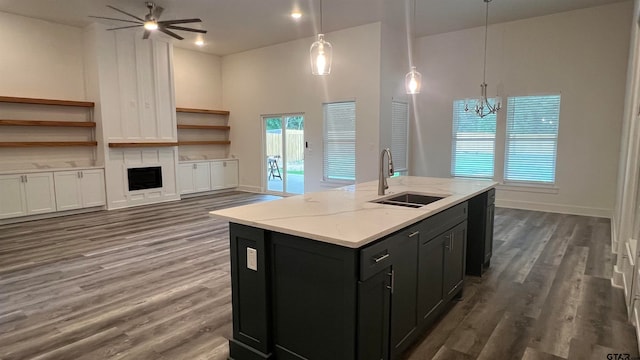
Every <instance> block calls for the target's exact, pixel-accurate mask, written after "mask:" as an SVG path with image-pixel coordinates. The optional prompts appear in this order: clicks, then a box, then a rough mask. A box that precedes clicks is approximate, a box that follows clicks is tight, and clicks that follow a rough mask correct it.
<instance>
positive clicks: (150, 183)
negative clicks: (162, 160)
mask: <svg viewBox="0 0 640 360" xmlns="http://www.w3.org/2000/svg"><path fill="white" fill-rule="evenodd" d="M127 175H128V177H129V191H134V190H144V189H155V188H161V187H162V167H160V166H152V167H143V168H129V169H127Z"/></svg>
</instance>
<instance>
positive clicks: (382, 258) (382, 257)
mask: <svg viewBox="0 0 640 360" xmlns="http://www.w3.org/2000/svg"><path fill="white" fill-rule="evenodd" d="M388 257H389V253H386V254H384V255H382V256H380V257H377V258H374V259H373V261H374V262H375V263H376V264H377V263H379V262H380V261H382V260H384V259H386V258H388Z"/></svg>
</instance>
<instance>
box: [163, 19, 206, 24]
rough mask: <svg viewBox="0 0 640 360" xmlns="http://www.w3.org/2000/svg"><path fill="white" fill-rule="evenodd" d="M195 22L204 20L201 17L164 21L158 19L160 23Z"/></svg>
mask: <svg viewBox="0 0 640 360" xmlns="http://www.w3.org/2000/svg"><path fill="white" fill-rule="evenodd" d="M194 22H202V20H200V19H180V20H164V21H158V24H164V25H173V24H188V23H194Z"/></svg>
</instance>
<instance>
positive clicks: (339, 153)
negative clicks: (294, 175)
mask: <svg viewBox="0 0 640 360" xmlns="http://www.w3.org/2000/svg"><path fill="white" fill-rule="evenodd" d="M324 180H338V181H350V182H353V181H355V180H356V103H355V101H344V102H334V103H327V104H324Z"/></svg>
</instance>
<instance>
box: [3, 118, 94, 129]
mask: <svg viewBox="0 0 640 360" xmlns="http://www.w3.org/2000/svg"><path fill="white" fill-rule="evenodd" d="M0 126H61V127H91V128H94V127H96V123H95V122H92V121H82V122H81V121H47V120H0Z"/></svg>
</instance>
